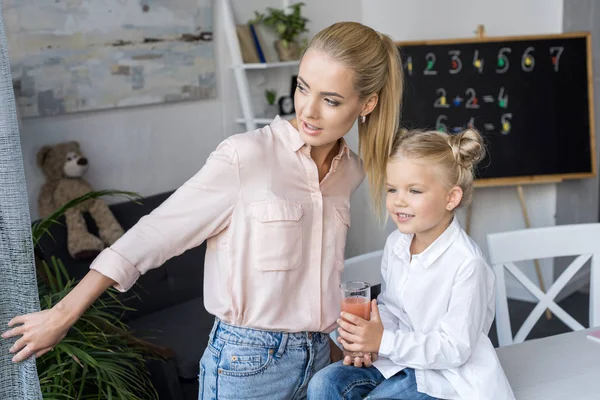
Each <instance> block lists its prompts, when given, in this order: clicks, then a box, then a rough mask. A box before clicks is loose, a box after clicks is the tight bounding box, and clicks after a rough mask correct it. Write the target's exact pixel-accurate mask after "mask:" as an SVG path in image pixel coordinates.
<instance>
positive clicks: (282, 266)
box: [251, 201, 303, 271]
mask: <svg viewBox="0 0 600 400" xmlns="http://www.w3.org/2000/svg"><path fill="white" fill-rule="evenodd" d="M251 213H252V238H251V241H252V263H253V264H254V267H255V268H257V269H259V270H261V271H289V270H294V269H297V268H298V267H299V266H300V263H301V262H302V215H303V211H302V206H301V205H300V204H298V203H294V202H283V201H281V202H266V203H256V204H253V205H252V210H251Z"/></svg>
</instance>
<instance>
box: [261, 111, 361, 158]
mask: <svg viewBox="0 0 600 400" xmlns="http://www.w3.org/2000/svg"><path fill="white" fill-rule="evenodd" d="M271 127H272V128H274V130H279V129H282V131H283V132H285V133H286V134H284V135H283V137H284V138H285V139H287V141H288V143H289V145H290V148H291V149H292V150H293V151H294V152H297V151H298V150H300V149H301V148H302V147H304V146H306V147H307V148H308V150H309V151H310V145H307V144H306V143H304V141H303V140H302V138H301V137H300V132H298V130H297V129H296V128H294V126H293V125H292V124H291V123H290V121H288V120H286V119H283V118H281V117H280V116H279V115H278V116H276V117H275V119H273V122H271ZM343 155H346V157H348V158H350V157H351V156H350V148H349V147H348V144H347V143H346V141H345V140H344V138H341V139H340V151H339V153H338V154H337V156H336V158H341V157H342V156H343Z"/></svg>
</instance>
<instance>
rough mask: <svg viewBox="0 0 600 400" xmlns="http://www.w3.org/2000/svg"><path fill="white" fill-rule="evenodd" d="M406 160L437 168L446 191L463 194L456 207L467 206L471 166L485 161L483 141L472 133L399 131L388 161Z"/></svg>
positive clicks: (471, 188)
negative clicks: (452, 133) (454, 190)
mask: <svg viewBox="0 0 600 400" xmlns="http://www.w3.org/2000/svg"><path fill="white" fill-rule="evenodd" d="M402 156H404V157H408V158H413V159H419V160H424V161H429V162H432V163H435V164H436V165H439V166H440V167H441V169H442V172H443V176H444V178H445V182H444V183H445V184H446V185H447V186H448V188H452V187H454V186H459V187H460V188H461V189H462V191H463V196H462V200H461V201H460V204H459V205H458V206H459V207H460V206H466V205H469V204H470V203H471V200H472V198H473V180H474V179H475V166H476V165H477V163H479V162H480V161H481V160H482V159H483V158H484V157H485V145H484V144H483V138H482V137H481V135H480V134H479V132H477V131H476V130H475V129H467V130H464V131H462V132H460V133H458V134H455V135H449V134H447V133H445V132H439V131H418V130H412V131H406V130H401V131H400V132H399V133H398V134H397V135H396V138H395V139H394V144H393V147H392V153H391V155H390V160H394V159H395V158H398V157H402Z"/></svg>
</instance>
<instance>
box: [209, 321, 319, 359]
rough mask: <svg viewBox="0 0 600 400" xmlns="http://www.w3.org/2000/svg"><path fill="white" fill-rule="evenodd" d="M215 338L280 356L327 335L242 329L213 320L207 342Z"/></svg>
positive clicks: (309, 344)
mask: <svg viewBox="0 0 600 400" xmlns="http://www.w3.org/2000/svg"><path fill="white" fill-rule="evenodd" d="M215 338H219V339H221V340H223V341H225V342H228V343H233V344H238V345H245V346H260V347H269V348H273V349H277V355H281V354H282V353H283V351H284V350H285V349H286V348H289V347H307V346H313V345H314V344H315V343H319V342H324V341H326V340H328V339H327V338H328V335H327V334H326V333H322V332H291V333H290V332H279V331H267V330H261V329H253V328H244V327H240V326H235V325H230V324H228V323H225V322H223V321H221V320H220V319H218V318H215V323H214V325H213V328H212V331H211V332H210V337H209V340H210V342H211V343H212V342H213V340H214V339H215Z"/></svg>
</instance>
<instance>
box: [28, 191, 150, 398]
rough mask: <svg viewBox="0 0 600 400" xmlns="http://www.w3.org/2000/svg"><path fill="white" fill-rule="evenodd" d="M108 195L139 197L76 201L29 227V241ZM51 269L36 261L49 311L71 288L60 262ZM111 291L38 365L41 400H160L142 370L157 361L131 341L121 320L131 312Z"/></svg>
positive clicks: (141, 344)
mask: <svg viewBox="0 0 600 400" xmlns="http://www.w3.org/2000/svg"><path fill="white" fill-rule="evenodd" d="M106 195H120V196H125V197H127V198H129V199H137V198H139V196H138V195H137V194H135V193H131V192H122V191H111V190H104V191H95V192H90V193H87V194H85V195H83V196H81V197H79V198H76V199H74V200H72V201H70V202H68V203H67V204H65V205H64V206H62V207H60V208H59V209H57V210H56V211H55V212H54V213H53V214H52V215H50V216H48V217H47V218H44V219H42V220H40V221H38V222H37V223H35V224H34V225H33V228H32V239H33V244H34V246H37V245H38V243H39V241H40V238H41V237H42V236H43V235H45V234H50V232H49V228H50V226H51V225H52V224H55V223H57V221H58V218H59V217H60V216H62V215H63V214H64V213H65V211H67V210H68V209H70V208H72V207H76V206H77V205H78V204H80V203H82V202H84V201H86V200H89V199H92V198H98V197H101V196H106ZM50 264H51V265H48V263H47V262H46V261H44V260H40V259H36V269H37V274H38V291H39V299H40V308H41V309H42V310H47V309H50V308H52V307H53V306H54V305H55V304H56V303H58V302H59V301H60V300H61V299H62V298H63V297H65V296H66V295H67V294H68V293H69V292H70V291H71V290H72V289H73V287H74V286H75V284H76V283H77V282H75V281H74V280H73V279H72V278H70V277H69V276H68V273H67V272H66V269H65V267H64V265H63V264H62V262H61V260H60V259H58V258H56V257H51V262H50ZM117 293H118V292H117V291H116V290H115V289H109V290H108V291H107V295H106V296H103V297H101V298H100V299H99V300H97V301H96V302H95V303H94V304H93V305H92V306H91V307H90V308H89V309H88V310H87V311H86V312H85V313H84V314H83V315H82V317H81V318H80V319H79V320H78V321H77V322H76V323H75V324H74V325H73V327H72V328H71V329H70V330H69V331H68V333H67V335H66V336H65V338H64V339H63V340H62V341H61V342H59V343H58V344H57V345H56V346H55V347H54V350H52V351H50V352H48V353H46V354H44V355H43V356H41V357H39V358H37V359H36V364H37V370H38V376H39V380H40V388H41V391H42V396H43V398H44V399H59V398H60V399H63V398H64V399H79V400H83V399H100V398H102V399H110V398H114V399H121V400H134V399H149V400H153V399H158V394H157V393H156V390H155V389H154V387H153V385H152V382H151V381H150V375H149V373H148V370H147V368H146V361H147V360H148V359H149V358H159V355H158V353H157V351H156V349H151V348H150V347H148V345H147V343H146V342H145V341H143V340H140V339H137V338H135V337H134V336H133V335H131V332H130V330H129V328H128V327H127V325H125V324H124V323H123V322H122V321H121V320H120V315H121V314H122V313H123V312H124V311H126V310H129V309H128V308H126V306H124V305H123V303H122V302H121V301H119V299H118V298H117Z"/></svg>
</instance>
